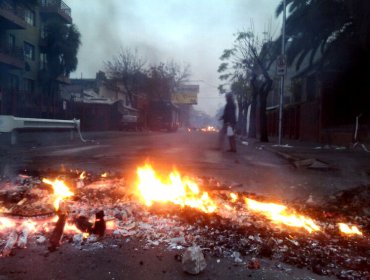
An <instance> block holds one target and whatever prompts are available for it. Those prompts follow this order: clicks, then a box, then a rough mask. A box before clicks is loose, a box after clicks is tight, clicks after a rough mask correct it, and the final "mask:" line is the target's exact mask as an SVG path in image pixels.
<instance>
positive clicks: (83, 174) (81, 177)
mask: <svg viewBox="0 0 370 280" xmlns="http://www.w3.org/2000/svg"><path fill="white" fill-rule="evenodd" d="M85 178H86V172H85V171H82V173H81V174H80V180H83V179H85Z"/></svg>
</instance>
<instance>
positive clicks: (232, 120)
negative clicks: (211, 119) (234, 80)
mask: <svg viewBox="0 0 370 280" xmlns="http://www.w3.org/2000/svg"><path fill="white" fill-rule="evenodd" d="M235 111H236V108H235V103H234V101H233V100H232V99H231V100H230V99H228V100H227V103H226V106H225V110H224V114H223V115H222V117H221V119H223V121H224V124H226V123H229V124H231V125H232V126H234V125H235V124H236V115H235Z"/></svg>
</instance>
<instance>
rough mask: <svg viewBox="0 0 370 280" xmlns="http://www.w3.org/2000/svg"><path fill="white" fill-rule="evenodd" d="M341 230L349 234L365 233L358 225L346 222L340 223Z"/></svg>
mask: <svg viewBox="0 0 370 280" xmlns="http://www.w3.org/2000/svg"><path fill="white" fill-rule="evenodd" d="M338 226H339V230H340V232H341V233H344V234H347V235H361V236H362V235H363V234H362V232H361V231H360V230H359V229H358V228H357V227H356V226H351V227H350V226H349V225H347V224H344V223H338Z"/></svg>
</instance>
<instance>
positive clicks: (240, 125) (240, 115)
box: [236, 100, 244, 134]
mask: <svg viewBox="0 0 370 280" xmlns="http://www.w3.org/2000/svg"><path fill="white" fill-rule="evenodd" d="M243 122H244V119H243V102H242V101H241V100H238V121H237V123H236V130H237V133H240V134H242V130H243Z"/></svg>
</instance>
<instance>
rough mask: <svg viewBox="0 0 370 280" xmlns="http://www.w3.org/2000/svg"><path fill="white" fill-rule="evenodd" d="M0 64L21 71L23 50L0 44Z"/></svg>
mask: <svg viewBox="0 0 370 280" xmlns="http://www.w3.org/2000/svg"><path fill="white" fill-rule="evenodd" d="M0 64H5V65H6V66H9V67H11V68H16V69H23V68H24V56H23V49H22V48H17V47H13V48H10V47H7V46H3V45H1V44H0Z"/></svg>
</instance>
